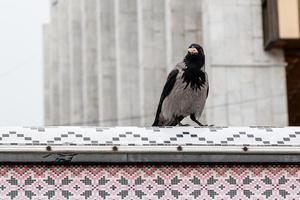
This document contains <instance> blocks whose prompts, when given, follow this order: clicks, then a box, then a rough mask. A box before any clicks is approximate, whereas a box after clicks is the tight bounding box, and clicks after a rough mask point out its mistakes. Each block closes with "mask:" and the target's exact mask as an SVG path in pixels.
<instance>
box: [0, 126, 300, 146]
mask: <svg viewBox="0 0 300 200" xmlns="http://www.w3.org/2000/svg"><path fill="white" fill-rule="evenodd" d="M299 144H300V128H299V127H281V128H279V127H277V128H276V127H109V128H108V127H107V128H105V127H45V128H44V127H31V128H20V127H11V128H0V146H1V145H10V146H16V145H29V146H37V145H52V146H55V145H65V146H66V145H67V146H78V145H80V146H112V145H115V146H177V145H184V146H236V145H239V146H245V145H246V146H251V145H252V146H299Z"/></svg>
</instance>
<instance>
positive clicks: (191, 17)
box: [166, 0, 203, 66]
mask: <svg viewBox="0 0 300 200" xmlns="http://www.w3.org/2000/svg"><path fill="white" fill-rule="evenodd" d="M202 3H203V1H202V0H185V1H182V0H168V1H166V9H167V11H166V12H167V14H166V18H167V19H166V20H167V28H168V29H169V30H167V34H168V35H167V42H168V43H171V44H168V45H169V51H171V52H169V56H170V58H169V60H170V64H172V66H174V65H175V64H176V63H178V62H179V61H181V60H182V59H183V57H184V56H185V54H186V49H187V47H188V45H190V44H191V43H199V44H202V43H203V39H202V31H201V30H202V14H201V8H202V6H201V5H202ZM187 5H188V6H187Z"/></svg>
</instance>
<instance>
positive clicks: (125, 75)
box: [115, 0, 141, 125]
mask: <svg viewBox="0 0 300 200" xmlns="http://www.w3.org/2000/svg"><path fill="white" fill-rule="evenodd" d="M115 3H116V7H115V17H116V19H115V21H116V23H115V27H116V50H117V100H118V102H117V105H118V106H117V107H118V119H119V120H118V122H119V125H140V121H141V120H140V118H141V113H140V110H141V109H140V86H139V81H140V72H139V67H138V42H137V36H138V35H137V0H115Z"/></svg>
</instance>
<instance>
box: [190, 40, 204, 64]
mask: <svg viewBox="0 0 300 200" xmlns="http://www.w3.org/2000/svg"><path fill="white" fill-rule="evenodd" d="M187 51H188V53H187V55H186V56H185V61H186V62H189V63H194V64H197V65H198V66H199V67H200V68H202V67H203V66H204V64H205V55H204V51H203V48H202V47H201V46H200V45H199V44H191V45H190V46H189V48H188V49H187Z"/></svg>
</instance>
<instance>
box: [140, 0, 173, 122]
mask: <svg viewBox="0 0 300 200" xmlns="http://www.w3.org/2000/svg"><path fill="white" fill-rule="evenodd" d="M165 14H166V13H165V1H164V0H157V1H152V0H138V35H139V37H138V38H139V67H140V71H141V75H140V78H141V81H140V85H141V88H140V90H141V111H142V112H143V113H142V116H143V118H142V125H143V126H144V125H145V126H150V125H152V123H153V121H154V117H155V112H156V109H157V106H158V102H159V98H160V95H161V91H162V88H163V85H164V83H165V81H166V78H167V60H166V56H167V43H166V21H165Z"/></svg>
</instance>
